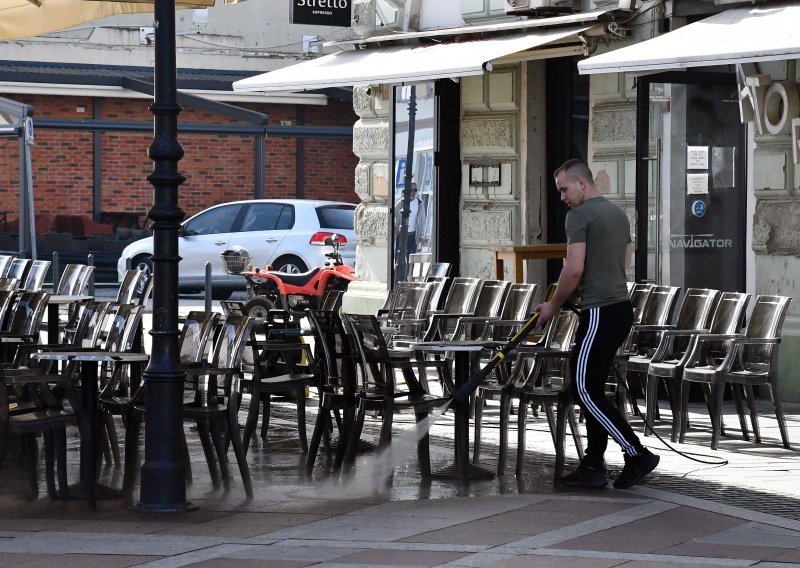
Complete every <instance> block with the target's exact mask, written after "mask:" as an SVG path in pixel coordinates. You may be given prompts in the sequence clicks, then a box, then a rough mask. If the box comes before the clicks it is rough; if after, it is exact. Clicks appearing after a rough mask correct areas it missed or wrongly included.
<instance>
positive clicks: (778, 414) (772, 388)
mask: <svg viewBox="0 0 800 568" xmlns="http://www.w3.org/2000/svg"><path fill="white" fill-rule="evenodd" d="M769 396H770V397H771V398H772V407H773V408H774V409H775V418H776V419H777V420H778V430H780V432H781V441H782V442H783V447H784V448H786V449H787V450H791V449H792V447H791V446H790V445H789V431H788V430H787V429H786V417H785V416H784V415H783V405H782V404H781V394H780V392H779V391H778V385H777V384H776V383H774V382H771V383H769Z"/></svg>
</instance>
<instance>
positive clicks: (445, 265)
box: [425, 262, 450, 278]
mask: <svg viewBox="0 0 800 568" xmlns="http://www.w3.org/2000/svg"><path fill="white" fill-rule="evenodd" d="M448 272H450V263H449V262H431V263H430V265H429V266H428V273H427V274H426V275H425V276H426V277H428V278H429V277H431V276H441V277H445V276H447V273H448Z"/></svg>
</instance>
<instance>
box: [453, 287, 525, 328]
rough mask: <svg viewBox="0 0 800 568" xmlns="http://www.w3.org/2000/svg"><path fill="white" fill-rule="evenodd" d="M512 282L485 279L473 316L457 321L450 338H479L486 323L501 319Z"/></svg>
mask: <svg viewBox="0 0 800 568" xmlns="http://www.w3.org/2000/svg"><path fill="white" fill-rule="evenodd" d="M510 286H511V282H508V281H507V280H485V281H484V282H483V286H481V289H480V292H479V294H478V299H477V301H476V303H475V312H474V315H472V316H464V317H460V318H458V320H457V321H456V326H455V329H454V330H453V335H452V336H451V337H450V338H449V339H453V340H460V339H478V338H480V337H482V336H483V334H484V330H485V328H486V324H487V323H489V321H491V320H496V319H499V318H500V316H501V313H500V312H501V310H502V308H503V303H504V301H505V299H506V294H508V291H509V288H510Z"/></svg>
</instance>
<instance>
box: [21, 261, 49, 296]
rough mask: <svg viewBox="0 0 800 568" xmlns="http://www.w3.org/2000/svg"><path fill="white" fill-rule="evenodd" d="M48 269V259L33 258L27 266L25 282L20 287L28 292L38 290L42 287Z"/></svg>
mask: <svg viewBox="0 0 800 568" xmlns="http://www.w3.org/2000/svg"><path fill="white" fill-rule="evenodd" d="M48 270H50V261H49V260H34V261H33V262H32V263H31V264H30V266H29V268H28V273H27V274H26V275H25V282H24V283H23V285H22V289H23V290H27V291H28V292H39V291H40V290H41V289H42V285H43V284H44V279H45V276H47V271H48Z"/></svg>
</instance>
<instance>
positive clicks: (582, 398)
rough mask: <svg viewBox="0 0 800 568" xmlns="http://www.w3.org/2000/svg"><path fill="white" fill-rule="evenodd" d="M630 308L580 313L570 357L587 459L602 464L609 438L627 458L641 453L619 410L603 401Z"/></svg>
mask: <svg viewBox="0 0 800 568" xmlns="http://www.w3.org/2000/svg"><path fill="white" fill-rule="evenodd" d="M632 323H633V309H632V307H631V303H630V302H627V301H626V302H620V303H617V304H612V305H610V306H603V307H600V308H589V309H586V310H583V311H582V312H581V318H580V323H579V324H578V332H577V337H576V340H575V347H574V348H573V349H572V353H571V356H570V365H571V366H572V394H573V396H574V397H575V401H577V403H578V404H579V405H580V406H581V408H583V411H584V416H585V418H586V434H587V438H588V441H587V444H586V458H585V462H586V463H588V464H590V465H597V466H599V465H601V464H602V463H603V454H605V451H606V447H607V446H608V436H611V437H612V438H614V441H615V442H617V444H619V445H620V447H621V448H622V451H623V452H625V454H627V455H629V456H635V455H638V454H639V453H641V451H642V444H641V442H639V438H638V437H637V436H636V434H634V433H633V430H632V429H631V427H630V425H629V424H628V422H627V421H626V420H625V419H624V418H623V417H622V414H620V411H619V410H617V408H616V407H615V406H614V405H613V404H611V402H610V401H609V400H608V398H606V394H605V383H606V381H607V379H608V373H609V371H610V369H611V364H612V363H613V361H614V354H615V353H616V352H617V349H618V348H619V346H620V345H622V342H623V341H624V340H625V337H626V336H627V335H628V332H629V331H630V328H631V324H632Z"/></svg>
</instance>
